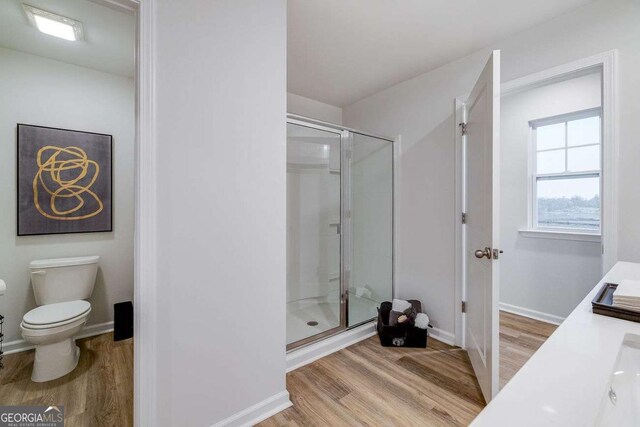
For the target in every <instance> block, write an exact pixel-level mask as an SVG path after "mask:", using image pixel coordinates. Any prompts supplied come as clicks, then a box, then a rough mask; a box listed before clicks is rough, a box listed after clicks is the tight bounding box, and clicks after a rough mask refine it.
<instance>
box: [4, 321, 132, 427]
mask: <svg viewBox="0 0 640 427" xmlns="http://www.w3.org/2000/svg"><path fill="white" fill-rule="evenodd" d="M76 343H77V345H78V347H80V361H79V362H78V366H77V367H76V369H75V370H74V371H73V372H71V373H70V374H68V375H65V376H64V377H62V378H58V379H57V380H53V381H48V382H46V383H34V382H32V381H31V368H32V367H33V355H34V353H35V352H34V351H33V350H31V351H26V352H21V353H15V354H9V355H7V356H5V357H4V360H3V362H4V366H5V368H4V369H2V370H0V405H64V414H65V426H66V427H75V426H82V427H85V426H87V427H89V426H118V427H123V426H124V427H126V426H131V425H133V340H132V339H129V340H125V341H119V342H113V336H112V334H110V333H109V334H103V335H98V336H95V337H91V338H85V339H80V340H77V341H76Z"/></svg>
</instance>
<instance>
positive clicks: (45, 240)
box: [0, 48, 135, 344]
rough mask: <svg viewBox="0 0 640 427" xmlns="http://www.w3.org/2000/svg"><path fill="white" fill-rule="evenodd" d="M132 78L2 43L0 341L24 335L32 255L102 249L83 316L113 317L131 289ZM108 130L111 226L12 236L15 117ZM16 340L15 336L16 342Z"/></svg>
mask: <svg viewBox="0 0 640 427" xmlns="http://www.w3.org/2000/svg"><path fill="white" fill-rule="evenodd" d="M134 94H135V86H134V82H133V80H132V79H130V78H126V77H122V76H116V75H112V74H107V73H103V72H100V71H95V70H91V69H88V68H82V67H79V66H76V65H70V64H65V63H62V62H58V61H54V60H51V59H45V58H42V57H39V56H34V55H30V54H26V53H22V52H17V51H14V50H9V49H4V48H0V141H2V142H1V143H0V278H2V279H4V280H5V281H6V282H7V293H6V294H5V295H4V296H0V313H1V314H3V315H4V316H5V321H4V334H5V344H7V343H8V342H11V341H14V340H21V339H22V336H21V334H20V322H21V321H22V316H23V315H24V313H26V312H27V311H29V310H30V309H32V308H34V307H35V300H34V297H33V291H32V288H31V282H30V277H29V269H28V265H29V262H30V261H31V260H34V259H40V258H59V257H68V256H80V255H100V257H101V259H100V270H99V273H98V279H97V282H96V286H95V289H94V292H93V296H92V298H91V300H90V301H91V306H92V311H91V316H90V317H89V322H88V324H90V325H91V324H97V323H103V322H107V321H111V320H113V304H114V303H116V302H120V301H127V300H131V299H132V297H133V149H134V145H133V144H134V143H133V138H134V120H135V119H134V105H135V104H134V102H135V100H134ZM17 123H25V124H34V125H42V126H51V127H58V128H66V129H77V130H85V131H90V132H98V133H106V134H111V135H113V180H114V186H113V197H114V199H113V210H114V211H113V212H114V214H113V230H114V231H113V232H111V233H87V234H67V235H61V234H58V235H47V236H22V237H18V236H16V124H17ZM16 344H17V343H16Z"/></svg>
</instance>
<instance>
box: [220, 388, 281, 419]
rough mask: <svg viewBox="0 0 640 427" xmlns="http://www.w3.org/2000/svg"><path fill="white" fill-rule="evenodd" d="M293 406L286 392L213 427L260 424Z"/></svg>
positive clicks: (237, 413)
mask: <svg viewBox="0 0 640 427" xmlns="http://www.w3.org/2000/svg"><path fill="white" fill-rule="evenodd" d="M290 406H292V403H291V401H290V400H289V392H288V391H286V390H284V391H281V392H280V393H278V394H275V395H273V396H271V397H269V398H267V399H265V400H263V401H262V402H258V403H256V404H255V405H253V406H250V407H248V408H247V409H243V410H242V411H240V412H236V413H235V414H233V415H231V416H230V417H228V418H225V419H224V420H222V421H220V422H218V423H216V424H214V425H213V426H212V427H223V426H224V427H245V426H252V425H254V424H258V423H259V422H260V421H264V420H266V419H267V418H269V417H271V416H273V415H275V414H277V413H278V412H280V411H283V410H285V409H287V408H288V407H290Z"/></svg>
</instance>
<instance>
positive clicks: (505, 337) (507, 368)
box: [500, 311, 557, 388]
mask: <svg viewBox="0 0 640 427" xmlns="http://www.w3.org/2000/svg"><path fill="white" fill-rule="evenodd" d="M556 328H557V326H556V325H552V324H550V323H545V322H540V321H539V320H534V319H529V318H527V317H522V316H518V315H515V314H511V313H507V312H504V311H501V312H500V388H502V387H504V386H505V385H506V384H507V383H508V382H509V380H510V379H511V378H513V376H514V375H515V374H516V373H517V372H518V371H519V370H520V368H522V367H523V366H524V364H525V363H527V360H529V358H530V357H531V356H532V355H533V353H535V352H536V351H537V350H538V349H539V348H540V346H541V345H542V344H544V342H545V341H546V340H547V338H549V336H550V335H551V334H552V333H553V332H554V331H555V330H556Z"/></svg>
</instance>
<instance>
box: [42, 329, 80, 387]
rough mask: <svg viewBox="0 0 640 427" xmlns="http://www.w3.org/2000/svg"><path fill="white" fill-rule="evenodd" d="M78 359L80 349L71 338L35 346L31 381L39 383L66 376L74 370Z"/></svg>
mask: <svg viewBox="0 0 640 427" xmlns="http://www.w3.org/2000/svg"><path fill="white" fill-rule="evenodd" d="M79 358H80V348H78V347H77V346H76V343H75V340H74V339H73V338H68V339H65V340H63V341H60V342H57V343H54V344H46V345H36V355H35V358H34V361H33V372H32V373H31V381H34V382H37V383H41V382H45V381H51V380H55V379H56V378H60V377H62V376H64V375H67V374H68V373H69V372H71V371H73V370H74V369H75V368H76V366H77V365H78V359H79Z"/></svg>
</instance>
